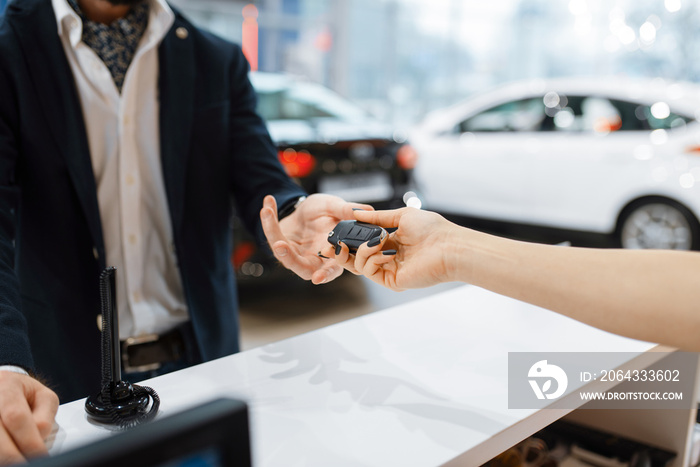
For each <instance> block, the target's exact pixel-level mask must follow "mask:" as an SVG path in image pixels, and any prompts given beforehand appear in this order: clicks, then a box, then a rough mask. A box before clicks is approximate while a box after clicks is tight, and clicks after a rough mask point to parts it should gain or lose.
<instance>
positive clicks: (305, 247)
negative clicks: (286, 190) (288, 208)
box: [260, 194, 372, 284]
mask: <svg viewBox="0 0 700 467" xmlns="http://www.w3.org/2000/svg"><path fill="white" fill-rule="evenodd" d="M353 209H372V207H371V206H368V205H366V204H358V203H348V202H346V201H344V200H343V199H342V198H339V197H337V196H331V195H326V194H313V195H311V196H309V197H308V198H306V200H304V201H303V202H302V203H301V204H300V205H299V207H297V209H295V210H294V212H293V213H291V214H290V215H289V216H287V217H285V218H284V219H282V220H281V221H278V220H277V203H276V202H275V198H274V197H272V196H266V197H265V200H264V202H263V208H262V209H261V210H260V218H261V221H262V226H263V231H264V232H265V236H266V237H267V240H268V242H269V243H270V248H272V252H273V254H274V255H275V257H276V258H277V259H278V260H279V261H280V262H281V263H282V265H283V266H284V267H286V268H287V269H290V270H291V271H293V272H294V273H296V274H297V275H298V276H299V277H301V278H302V279H305V280H311V282H313V283H314V284H323V283H325V282H330V281H332V280H333V279H335V278H337V277H338V276H340V275H341V274H342V272H343V268H342V267H340V266H339V265H338V264H337V263H336V262H335V261H332V260H328V259H323V258H320V257H319V256H318V252H319V251H320V250H321V249H322V248H325V246H326V245H328V242H327V241H326V239H327V238H328V232H330V231H331V230H333V227H335V226H336V224H337V223H338V222H340V221H341V220H343V219H352V218H353Z"/></svg>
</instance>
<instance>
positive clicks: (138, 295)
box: [133, 290, 141, 302]
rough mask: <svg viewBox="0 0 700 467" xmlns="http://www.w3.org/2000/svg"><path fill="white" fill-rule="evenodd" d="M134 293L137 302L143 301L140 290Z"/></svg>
mask: <svg viewBox="0 0 700 467" xmlns="http://www.w3.org/2000/svg"><path fill="white" fill-rule="evenodd" d="M133 295H134V301H135V302H140V301H141V292H139V291H138V290H137V291H136V292H134V294H133Z"/></svg>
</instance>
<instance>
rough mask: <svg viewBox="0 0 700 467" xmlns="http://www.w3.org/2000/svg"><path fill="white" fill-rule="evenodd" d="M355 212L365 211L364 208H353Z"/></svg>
mask: <svg viewBox="0 0 700 467" xmlns="http://www.w3.org/2000/svg"><path fill="white" fill-rule="evenodd" d="M352 210H353V211H364V209H362V208H352Z"/></svg>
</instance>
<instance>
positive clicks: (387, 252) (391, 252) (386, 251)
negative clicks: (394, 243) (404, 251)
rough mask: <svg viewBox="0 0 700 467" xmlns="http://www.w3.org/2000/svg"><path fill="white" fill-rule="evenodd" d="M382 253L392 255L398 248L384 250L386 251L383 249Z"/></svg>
mask: <svg viewBox="0 0 700 467" xmlns="http://www.w3.org/2000/svg"><path fill="white" fill-rule="evenodd" d="M382 254H383V255H384V256H392V255H395V254H396V250H384V251H382Z"/></svg>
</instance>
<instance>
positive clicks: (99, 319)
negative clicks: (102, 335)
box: [97, 314, 102, 331]
mask: <svg viewBox="0 0 700 467" xmlns="http://www.w3.org/2000/svg"><path fill="white" fill-rule="evenodd" d="M97 329H99V330H100V331H102V315H101V314H99V315H97Z"/></svg>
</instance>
